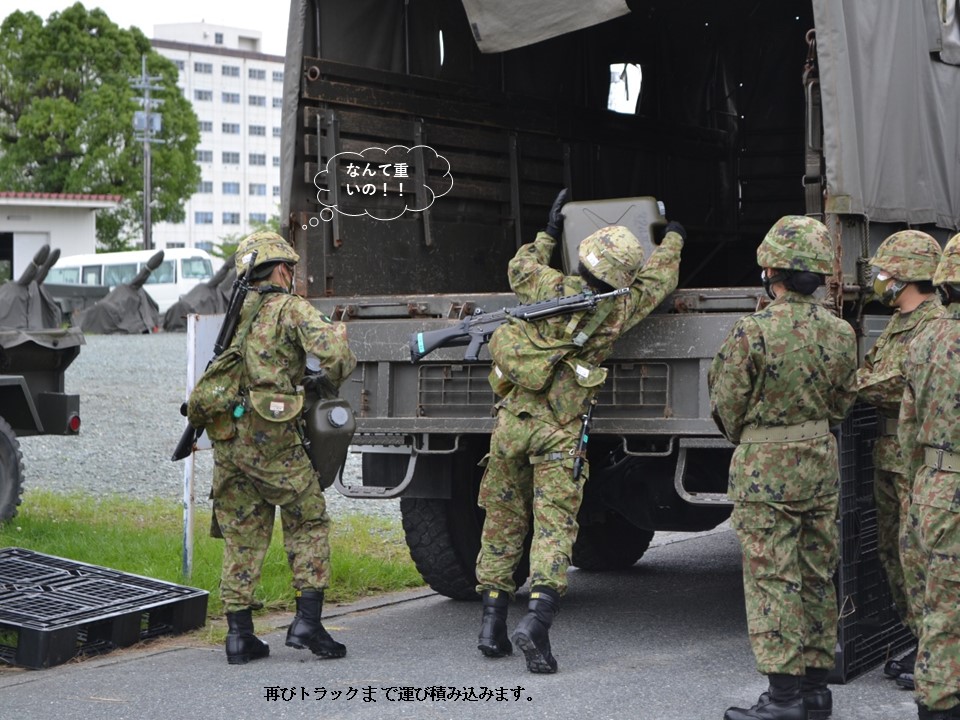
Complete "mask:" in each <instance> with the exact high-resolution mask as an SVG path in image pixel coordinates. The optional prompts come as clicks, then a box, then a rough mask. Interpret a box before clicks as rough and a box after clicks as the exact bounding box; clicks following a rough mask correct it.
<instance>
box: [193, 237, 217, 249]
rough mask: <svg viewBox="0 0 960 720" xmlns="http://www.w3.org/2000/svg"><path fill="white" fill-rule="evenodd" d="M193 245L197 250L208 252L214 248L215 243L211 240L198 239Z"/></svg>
mask: <svg viewBox="0 0 960 720" xmlns="http://www.w3.org/2000/svg"><path fill="white" fill-rule="evenodd" d="M193 246H194V247H195V248H196V249H197V250H205V251H206V252H210V251H211V250H213V243H212V242H211V241H210V240H198V241H197V242H195V243H194V245H193Z"/></svg>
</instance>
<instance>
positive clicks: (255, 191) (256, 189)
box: [250, 183, 267, 196]
mask: <svg viewBox="0 0 960 720" xmlns="http://www.w3.org/2000/svg"><path fill="white" fill-rule="evenodd" d="M250 194H251V195H264V196H266V194H267V186H266V185H264V184H262V183H250Z"/></svg>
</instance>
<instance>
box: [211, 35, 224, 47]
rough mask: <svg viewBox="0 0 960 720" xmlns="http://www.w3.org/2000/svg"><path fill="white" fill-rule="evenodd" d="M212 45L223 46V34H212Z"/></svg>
mask: <svg viewBox="0 0 960 720" xmlns="http://www.w3.org/2000/svg"><path fill="white" fill-rule="evenodd" d="M213 43H214V45H223V33H214V34H213Z"/></svg>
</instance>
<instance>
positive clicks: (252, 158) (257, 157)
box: [247, 153, 267, 166]
mask: <svg viewBox="0 0 960 720" xmlns="http://www.w3.org/2000/svg"><path fill="white" fill-rule="evenodd" d="M247 162H248V163H250V164H251V165H263V166H266V164H267V156H266V155H263V154H261V153H250V155H249V156H248V157H247Z"/></svg>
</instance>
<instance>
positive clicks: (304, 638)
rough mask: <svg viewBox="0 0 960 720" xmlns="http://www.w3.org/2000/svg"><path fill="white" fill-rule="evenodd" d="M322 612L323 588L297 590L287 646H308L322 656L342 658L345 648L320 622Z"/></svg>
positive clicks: (301, 647)
mask: <svg viewBox="0 0 960 720" xmlns="http://www.w3.org/2000/svg"><path fill="white" fill-rule="evenodd" d="M322 612H323V590H303V591H298V592H297V614H296V616H295V617H294V618H293V622H292V623H290V628H289V629H288V630H287V647H292V648H297V649H298V650H301V649H303V648H305V647H306V648H310V652H312V653H313V654H314V655H316V656H318V657H322V658H342V657H343V656H344V655H346V654H347V648H346V646H345V645H343V644H342V643H338V642H337V641H336V640H334V639H333V638H332V637H330V633H328V632H327V631H326V629H325V628H324V627H323V623H322V622H320V614H321V613H322Z"/></svg>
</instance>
